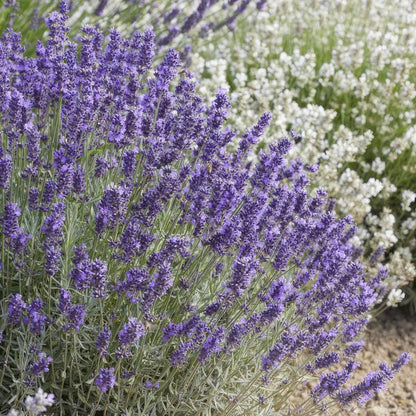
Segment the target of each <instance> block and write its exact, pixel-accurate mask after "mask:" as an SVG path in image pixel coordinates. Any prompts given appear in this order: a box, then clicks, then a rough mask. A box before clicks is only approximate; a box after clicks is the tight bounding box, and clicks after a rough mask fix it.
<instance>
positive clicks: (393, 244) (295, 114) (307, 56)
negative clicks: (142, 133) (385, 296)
mask: <svg viewBox="0 0 416 416" xmlns="http://www.w3.org/2000/svg"><path fill="white" fill-rule="evenodd" d="M249 11H251V13H249V14H248V16H247V18H246V19H244V20H240V21H239V22H237V23H236V26H235V29H234V32H233V33H232V34H228V35H225V36H223V37H222V38H221V39H217V38H214V37H213V36H211V37H209V39H210V42H205V41H200V40H199V39H197V38H194V39H193V42H192V43H191V46H192V48H193V50H194V51H195V53H194V55H193V65H192V68H193V69H194V70H195V71H198V72H200V73H201V74H203V78H201V85H200V88H199V91H200V92H201V93H202V94H204V95H207V96H209V95H210V94H211V93H212V91H213V90H214V89H215V88H217V86H218V85H221V86H223V87H224V88H225V87H226V88H228V89H229V91H230V97H231V103H232V109H231V112H230V119H231V120H232V122H233V123H235V124H236V126H237V127H238V128H241V129H243V128H244V126H246V125H247V124H248V123H251V122H253V121H254V120H255V117H256V114H258V113H259V112H263V111H270V112H271V113H272V115H273V120H274V122H273V125H272V126H271V128H270V129H269V132H270V133H271V134H270V135H266V136H265V137H264V141H263V144H262V146H263V145H264V144H265V143H267V142H270V140H271V139H272V138H273V137H274V136H275V135H285V134H287V131H289V130H290V129H293V130H294V131H296V132H297V133H298V134H299V133H300V134H299V136H298V143H297V145H296V146H295V149H294V151H293V155H294V156H295V155H301V156H302V158H303V159H304V160H305V161H308V162H309V163H317V162H319V164H320V166H321V168H320V170H319V172H318V173H317V175H316V176H315V178H314V179H313V182H314V184H315V186H320V187H325V188H326V189H327V191H328V193H329V195H330V196H331V197H334V198H336V199H337V210H338V211H339V212H340V213H341V214H342V215H346V214H349V215H352V216H353V218H354V220H355V221H356V222H357V224H358V230H357V234H356V236H355V240H354V241H355V242H356V244H358V245H363V246H364V247H365V250H366V253H369V252H374V251H376V250H377V249H378V248H383V249H384V251H383V252H382V253H380V261H383V262H384V263H385V264H386V265H387V266H388V268H389V270H390V278H389V280H388V288H389V289H394V288H397V287H400V286H405V285H408V284H411V283H412V282H413V281H414V279H415V278H416V264H415V262H414V259H415V258H416V239H415V235H416V234H415V231H416V216H415V213H414V210H415V207H416V205H415V199H416V187H415V183H416V182H415V178H416V176H415V175H416V171H415V168H414V166H415V161H416V153H415V149H416V141H415V137H416V136H415V122H416V113H415V110H414V108H415V100H416V79H415V52H414V48H413V46H412V45H414V44H415V42H416V37H415V32H414V30H413V25H414V23H415V21H416V10H415V8H414V6H413V4H412V2H401V1H398V0H394V1H390V0H389V1H387V0H385V1H384V0H382V1H377V2H360V1H356V0H353V1H336V2H304V1H301V0H295V1H274V2H267V4H266V5H265V7H264V8H263V10H262V11H260V12H259V13H256V12H255V9H254V7H253V6H252V5H251V6H250V10H249ZM318 28H319V29H318ZM236 44H239V45H241V47H238V48H236V47H235V45H236ZM412 257H413V260H412ZM367 266H368V267H369V268H370V269H373V267H372V265H371V264H370V263H369V264H367Z"/></svg>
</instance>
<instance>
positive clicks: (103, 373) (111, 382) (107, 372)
mask: <svg viewBox="0 0 416 416" xmlns="http://www.w3.org/2000/svg"><path fill="white" fill-rule="evenodd" d="M94 384H95V385H96V386H98V387H99V389H100V390H101V391H102V392H103V393H107V391H108V390H110V389H112V388H113V387H114V386H115V384H116V377H115V375H114V367H110V368H100V371H99V373H98V376H97V378H96V379H95V381H94Z"/></svg>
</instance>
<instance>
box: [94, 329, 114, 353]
mask: <svg viewBox="0 0 416 416" xmlns="http://www.w3.org/2000/svg"><path fill="white" fill-rule="evenodd" d="M110 338H111V330H110V329H109V328H108V326H105V327H104V329H103V330H102V331H100V332H99V334H98V335H97V338H96V340H95V342H94V343H95V346H96V347H97V351H98V353H99V354H100V357H104V356H106V355H107V354H108V346H109V344H110Z"/></svg>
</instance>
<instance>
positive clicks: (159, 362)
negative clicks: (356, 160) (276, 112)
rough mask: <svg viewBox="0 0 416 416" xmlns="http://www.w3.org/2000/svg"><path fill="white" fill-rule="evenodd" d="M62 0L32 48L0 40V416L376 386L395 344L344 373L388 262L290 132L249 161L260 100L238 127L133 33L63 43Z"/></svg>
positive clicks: (294, 406) (170, 55)
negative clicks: (252, 116)
mask: <svg viewBox="0 0 416 416" xmlns="http://www.w3.org/2000/svg"><path fill="white" fill-rule="evenodd" d="M67 12H68V8H67V6H66V4H65V3H62V4H61V5H60V12H54V13H52V14H51V15H49V16H48V18H47V21H46V23H47V27H48V31H49V36H47V38H46V43H42V42H40V43H37V45H36V57H34V58H33V57H25V56H24V55H23V54H24V50H23V48H22V46H21V42H20V36H19V35H18V34H17V33H16V32H13V31H11V30H8V31H6V32H5V33H4V34H3V35H2V38H1V41H0V77H1V82H0V102H1V103H2V117H1V147H0V189H1V193H0V212H1V234H0V238H1V247H2V250H1V272H2V273H1V279H2V284H1V286H0V291H1V297H0V299H1V301H0V310H1V315H2V320H1V324H0V325H1V327H0V335H1V338H2V339H1V340H0V357H3V360H4V362H3V366H2V367H1V370H0V403H1V404H0V406H1V411H2V412H7V411H9V412H10V415H15V414H19V412H23V411H28V412H32V413H33V414H37V413H40V412H42V411H43V409H46V408H47V407H50V409H51V410H50V411H51V412H54V413H55V414H56V413H59V414H62V415H65V414H80V415H86V414H88V415H95V414H97V415H98V414H99V415H103V414H104V415H105V414H120V413H124V414H131V415H133V414H143V415H149V414H152V415H153V414H154V415H161V414H166V415H174V414H176V415H186V414H193V415H194V414H198V415H203V414H207V415H208V414H210V415H211V414H218V415H224V416H228V415H230V414H233V413H236V414H245V415H250V414H253V415H261V414H270V413H271V412H272V411H274V413H275V414H277V415H284V414H287V413H289V412H290V411H292V410H293V411H298V414H302V415H308V416H309V415H314V414H321V413H322V411H323V409H328V410H330V411H331V412H335V414H339V412H340V411H341V410H340V409H350V408H351V407H353V406H361V405H363V404H364V403H365V402H366V401H367V400H368V399H370V398H371V397H373V396H374V395H375V394H376V393H377V392H378V391H380V390H382V389H384V388H385V387H386V383H387V382H388V381H390V380H391V379H392V377H393V375H394V374H395V373H397V372H398V371H399V370H400V368H401V367H402V366H403V365H405V364H406V363H407V362H408V360H409V356H408V354H405V353H404V354H402V355H400V357H399V358H398V359H397V360H396V362H395V363H393V364H392V365H391V366H389V365H387V364H385V363H382V364H380V365H379V368H378V369H377V370H376V371H374V372H370V373H369V374H368V375H367V376H366V377H365V378H364V379H363V380H362V381H361V382H357V383H356V384H352V385H351V384H349V379H350V377H351V375H352V374H353V373H354V370H355V369H356V368H357V367H358V366H359V363H358V362H357V361H356V360H355V357H356V355H357V353H358V352H359V351H360V350H361V348H362V347H363V342H362V341H361V340H360V338H361V333H362V331H363V329H364V328H365V326H366V323H367V321H368V319H369V313H370V311H371V308H372V307H373V304H374V302H375V301H376V300H377V298H378V297H379V295H380V292H382V291H383V290H384V286H383V285H384V283H383V280H384V278H385V277H386V275H387V273H386V270H385V268H384V267H381V268H380V269H379V272H378V275H377V277H376V278H367V277H366V276H365V273H364V270H363V269H362V267H361V266H360V263H359V262H358V261H357V255H359V252H358V251H357V249H356V247H355V246H354V245H353V244H352V243H351V242H350V240H351V238H352V237H353V235H354V231H355V229H354V225H353V221H352V220H351V218H350V217H345V218H343V219H338V218H337V216H336V215H335V213H334V211H333V209H334V203H333V201H331V200H328V198H327V195H326V193H325V192H324V191H322V190H320V189H315V190H314V192H312V193H310V191H309V176H311V175H313V173H314V172H315V171H316V168H317V166H316V165H310V164H306V165H304V164H303V163H302V162H301V161H300V160H299V159H294V160H287V158H286V155H287V153H288V152H289V151H290V149H291V147H292V141H295V142H296V141H297V137H296V136H294V137H293V138H292V139H288V138H285V139H281V140H279V141H277V142H274V143H272V144H270V145H269V146H266V148H265V149H264V150H265V151H264V152H262V153H261V154H260V155H259V157H258V158H257V160H256V161H255V162H252V163H250V162H249V163H247V162H248V160H250V159H251V158H250V155H251V154H252V153H253V149H254V148H255V146H256V145H257V144H258V142H259V141H260V140H261V138H262V136H263V134H264V131H265V129H266V128H267V127H268V125H269V124H270V114H268V113H265V114H263V115H262V116H261V117H260V118H259V120H258V121H257V122H256V124H255V125H254V126H253V127H252V128H248V129H244V133H243V134H239V133H237V132H236V131H234V130H233V129H231V128H230V127H229V126H227V125H226V120H227V116H228V112H229V109H230V103H229V100H228V98H227V95H226V94H225V93H224V91H222V90H220V91H219V92H218V93H217V95H216V96H215V98H214V99H213V100H212V102H211V104H210V105H205V104H204V100H203V99H202V98H201V97H200V96H199V95H198V94H197V92H196V83H195V81H194V80H193V79H192V77H191V76H190V75H189V74H188V73H187V72H186V71H185V69H184V67H183V66H182V64H181V62H180V58H179V54H178V53H177V52H175V51H174V50H173V49H170V50H169V51H168V52H167V53H166V54H165V56H164V57H161V60H160V62H158V63H157V64H156V63H154V62H153V60H154V57H155V55H156V52H157V51H158V48H157V46H156V42H157V39H158V38H157V37H156V36H155V35H154V34H153V33H152V32H151V31H150V30H147V31H145V32H142V33H136V34H135V35H134V36H133V37H131V38H129V39H126V38H123V37H122V36H121V35H120V33H119V32H117V31H116V30H111V31H110V33H109V35H108V37H105V36H104V35H103V33H102V32H100V31H99V30H97V29H96V28H94V27H91V26H89V27H85V28H84V29H82V30H81V31H80V33H79V34H78V35H75V36H74V40H73V41H71V40H70V39H69V38H68V37H67V34H68V32H69V29H68V27H67V26H66V20H67V19H66V13H67ZM233 141H237V142H238V146H237V148H236V149H235V150H234V151H232V152H230V151H229V150H227V148H228V145H229V143H231V142H233ZM305 381H310V382H311V383H312V389H311V391H310V393H311V394H310V399H309V400H307V401H306V402H304V403H296V402H293V401H292V398H293V395H294V394H296V393H297V392H298V391H299V389H301V388H302V386H303V383H304V382H305ZM11 408H12V409H11ZM348 411H349V410H348Z"/></svg>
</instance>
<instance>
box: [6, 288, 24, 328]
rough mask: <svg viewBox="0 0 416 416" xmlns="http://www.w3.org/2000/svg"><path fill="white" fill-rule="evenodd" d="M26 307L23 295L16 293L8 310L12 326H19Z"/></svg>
mask: <svg viewBox="0 0 416 416" xmlns="http://www.w3.org/2000/svg"><path fill="white" fill-rule="evenodd" d="M26 307H27V305H26V303H25V302H24V301H23V298H22V295H21V294H20V293H15V294H14V295H12V296H11V297H10V300H9V305H8V309H7V314H8V318H7V319H8V321H9V322H10V323H11V324H12V325H19V324H20V322H21V320H22V316H23V311H24V310H25V309H26Z"/></svg>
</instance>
